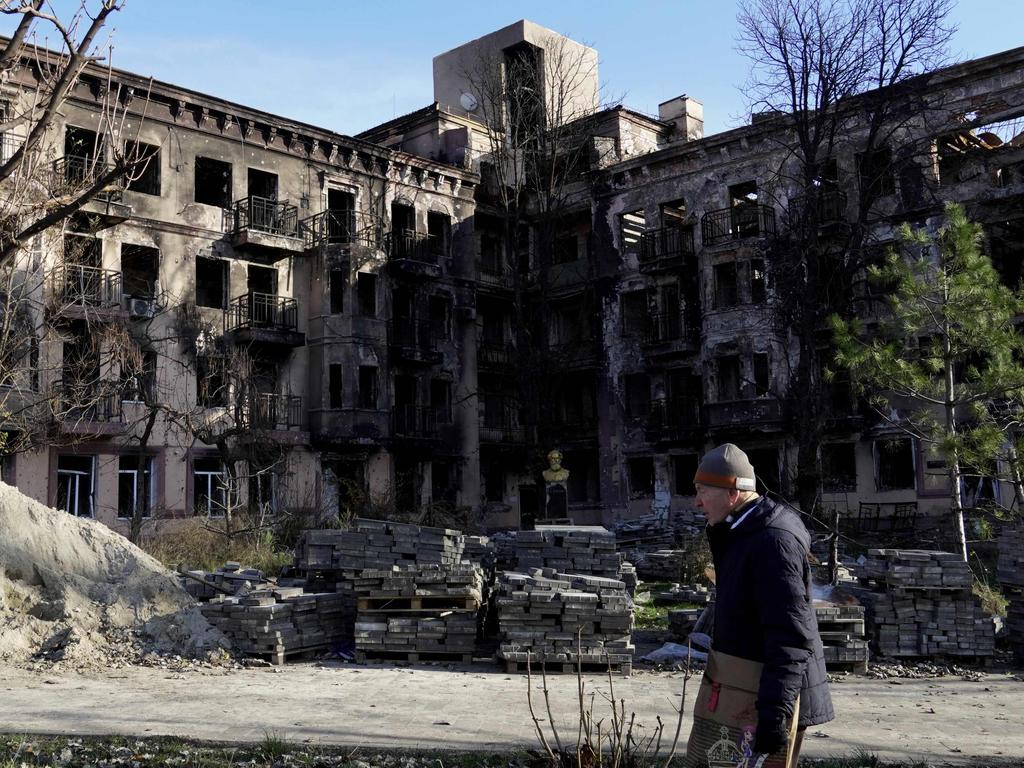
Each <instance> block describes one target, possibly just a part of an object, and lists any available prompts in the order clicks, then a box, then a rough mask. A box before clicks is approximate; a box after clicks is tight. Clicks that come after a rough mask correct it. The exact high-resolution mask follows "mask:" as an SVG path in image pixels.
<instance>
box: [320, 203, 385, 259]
mask: <svg viewBox="0 0 1024 768" xmlns="http://www.w3.org/2000/svg"><path fill="white" fill-rule="evenodd" d="M301 230H302V234H303V237H304V238H305V243H306V248H307V249H320V248H324V247H330V246H337V247H339V248H353V247H360V248H369V249H372V250H383V249H384V248H385V246H386V244H387V240H388V238H387V232H386V230H385V229H384V222H383V221H381V219H380V218H379V217H377V216H373V215H370V214H367V213H360V212H357V211H352V210H348V209H334V210H331V209H328V210H326V211H321V212H320V213H318V214H316V215H315V216H310V217H309V218H308V219H303V220H302V222H301Z"/></svg>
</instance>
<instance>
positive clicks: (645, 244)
mask: <svg viewBox="0 0 1024 768" xmlns="http://www.w3.org/2000/svg"><path fill="white" fill-rule="evenodd" d="M693 256H694V247H693V227H681V226H678V225H676V226H668V227H662V228H661V229H651V230H647V231H646V232H644V233H643V234H642V235H640V250H639V251H638V252H637V259H638V261H639V263H640V271H641V272H647V273H651V274H653V273H657V272H664V271H670V270H674V269H679V268H681V267H682V266H683V265H684V264H685V263H686V262H688V261H690V262H691V263H692V259H693Z"/></svg>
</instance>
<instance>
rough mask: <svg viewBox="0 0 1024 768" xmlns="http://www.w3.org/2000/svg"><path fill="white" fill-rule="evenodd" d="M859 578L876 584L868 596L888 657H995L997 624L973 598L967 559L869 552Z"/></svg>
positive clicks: (878, 645)
mask: <svg viewBox="0 0 1024 768" xmlns="http://www.w3.org/2000/svg"><path fill="white" fill-rule="evenodd" d="M858 576H859V577H860V578H861V580H862V581H867V580H870V581H872V582H874V584H875V586H876V589H878V590H884V591H876V592H872V593H868V594H866V595H865V596H864V598H865V599H864V602H865V607H866V608H867V611H866V618H867V626H868V630H869V633H870V634H871V635H872V636H873V638H874V644H875V651H876V652H877V653H879V654H880V655H882V656H892V657H920V656H960V657H990V656H992V655H993V653H994V652H995V633H994V627H993V624H992V620H991V618H990V617H988V616H986V615H985V613H984V611H983V610H982V608H981V603H980V601H979V600H978V599H977V598H976V597H974V595H972V594H971V584H972V582H973V577H972V575H971V571H970V569H969V568H968V567H967V563H965V562H964V561H963V560H962V559H961V557H960V556H959V555H957V554H954V553H950V552H933V551H928V550H907V549H903V550H897V549H872V550H868V555H867V560H866V562H865V563H864V564H863V566H862V567H861V568H860V570H859V572H858Z"/></svg>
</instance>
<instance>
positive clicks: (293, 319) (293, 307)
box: [226, 291, 299, 331]
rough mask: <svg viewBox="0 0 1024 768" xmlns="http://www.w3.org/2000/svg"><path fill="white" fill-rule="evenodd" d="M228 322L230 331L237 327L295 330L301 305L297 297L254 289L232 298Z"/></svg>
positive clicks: (228, 309)
mask: <svg viewBox="0 0 1024 768" xmlns="http://www.w3.org/2000/svg"><path fill="white" fill-rule="evenodd" d="M226 322H227V326H226V327H227V330H229V331H233V330H235V329H237V328H270V329H273V330H279V331H295V330H297V329H298V325H299V305H298V303H297V302H296V301H295V299H291V298H287V297H285V296H278V295H277V294H273V293H257V292H255V291H253V292H250V293H245V294H242V295H241V296H237V297H235V298H234V299H232V300H231V303H230V304H228V308H227V320H226Z"/></svg>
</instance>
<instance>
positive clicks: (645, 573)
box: [637, 549, 686, 581]
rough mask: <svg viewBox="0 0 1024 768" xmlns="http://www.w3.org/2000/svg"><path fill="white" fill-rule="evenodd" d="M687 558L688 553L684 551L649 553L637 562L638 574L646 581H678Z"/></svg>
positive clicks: (672, 550)
mask: <svg viewBox="0 0 1024 768" xmlns="http://www.w3.org/2000/svg"><path fill="white" fill-rule="evenodd" d="M685 557H686V552H685V551H684V550H682V549H659V550H656V551H654V552H647V553H646V554H644V556H643V558H642V559H638V560H637V573H638V574H639V576H640V578H641V579H644V580H646V581H678V580H679V574H680V573H682V571H683V564H684V560H685Z"/></svg>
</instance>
